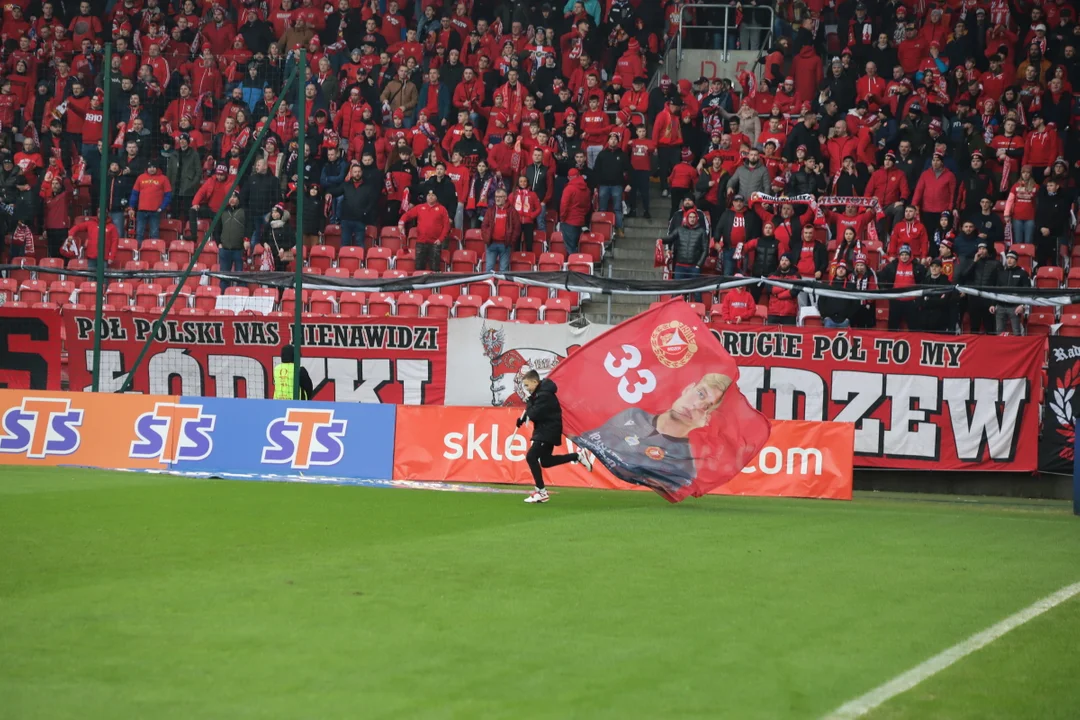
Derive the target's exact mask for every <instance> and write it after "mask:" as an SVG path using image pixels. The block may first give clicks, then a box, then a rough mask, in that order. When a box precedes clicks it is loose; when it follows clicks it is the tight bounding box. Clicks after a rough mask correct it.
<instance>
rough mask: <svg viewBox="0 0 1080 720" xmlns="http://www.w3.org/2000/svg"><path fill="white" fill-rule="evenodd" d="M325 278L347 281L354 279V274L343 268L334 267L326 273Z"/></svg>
mask: <svg viewBox="0 0 1080 720" xmlns="http://www.w3.org/2000/svg"><path fill="white" fill-rule="evenodd" d="M323 277H332V278H342V279H344V280H347V279H349V278H350V277H352V273H350V272H349V271H348V270H347V269H345V268H343V267H334V268H330V269H329V270H327V271H326V272H324V273H323Z"/></svg>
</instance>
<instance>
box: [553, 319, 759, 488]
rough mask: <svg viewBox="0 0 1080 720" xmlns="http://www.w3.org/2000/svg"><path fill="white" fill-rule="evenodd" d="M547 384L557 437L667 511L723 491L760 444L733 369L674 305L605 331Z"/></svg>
mask: <svg viewBox="0 0 1080 720" xmlns="http://www.w3.org/2000/svg"><path fill="white" fill-rule="evenodd" d="M550 377H551V379H552V380H554V381H555V383H556V384H557V385H558V386H559V399H560V401H561V403H562V410H563V425H564V427H565V431H566V434H567V435H569V436H570V437H571V438H572V439H573V441H574V442H575V443H576V444H577V445H579V446H580V447H582V448H585V449H586V450H589V451H591V452H592V453H593V454H594V455H595V456H596V459H597V460H599V461H600V462H601V463H602V464H603V465H604V466H605V467H606V468H607V469H608V470H609V471H611V473H612V474H613V475H614V476H615V477H617V478H619V479H620V480H623V481H625V482H628V483H632V484H635V485H643V486H645V487H649V488H652V489H653V490H655V491H656V492H657V493H659V494H660V495H662V496H663V497H664V498H665V499H667V500H668V501H670V502H679V501H680V500H683V499H685V498H686V497H688V496H690V495H693V496H694V497H700V496H701V495H704V494H705V493H707V492H708V491H709V490H711V489H713V488H715V487H718V486H720V485H723V484H724V483H726V482H728V481H729V480H731V479H732V478H733V477H735V475H736V474H737V473H739V472H740V471H741V470H742V469H743V467H745V466H746V464H747V463H748V462H750V461H751V460H752V459H753V458H754V457H756V455H757V453H758V452H759V451H760V450H761V448H762V447H763V446H764V445H765V442H766V441H767V440H768V439H769V432H770V426H769V421H768V419H767V418H765V416H764V415H762V414H761V413H759V412H757V411H756V410H754V409H753V408H752V407H751V406H750V404H749V403H748V402H747V401H746V398H744V397H743V395H742V393H740V392H739V388H738V385H737V384H736V381H737V380H738V378H739V369H738V367H736V365H735V361H734V360H733V359H732V358H731V356H730V355H728V354H727V352H726V351H725V350H724V349H723V347H721V345H720V341H719V340H717V339H716V338H715V337H714V336H713V334H712V333H711V332H709V329H708V327H707V326H706V325H705V322H704V321H703V320H702V319H701V318H699V317H698V316H697V314H696V313H695V312H694V311H693V310H692V309H691V308H690V306H689V305H687V304H686V303H685V302H683V301H682V300H671V301H669V302H667V303H664V304H663V305H659V306H657V307H655V308H653V309H651V310H649V311H648V312H646V313H643V314H641V315H638V316H637V317H635V318H633V319H631V320H629V321H627V322H625V323H623V324H621V325H618V326H616V327H614V328H612V329H611V330H609V331H608V332H606V333H604V334H603V335H601V336H600V337H598V338H596V339H595V340H593V341H591V342H589V343H587V344H585V345H584V346H583V347H582V348H581V349H580V350H578V351H576V352H573V353H571V354H570V356H569V357H567V358H566V360H564V361H563V362H561V363H560V364H559V365H558V366H557V367H556V368H555V369H554V370H553V371H552V373H551V375H550Z"/></svg>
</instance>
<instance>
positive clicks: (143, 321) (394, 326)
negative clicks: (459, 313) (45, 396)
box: [64, 311, 446, 405]
mask: <svg viewBox="0 0 1080 720" xmlns="http://www.w3.org/2000/svg"><path fill="white" fill-rule="evenodd" d="M64 318H65V319H64V322H65V327H66V329H67V350H68V358H69V367H68V375H69V378H70V387H71V389H72V390H86V389H88V388H89V387H90V382H91V372H92V366H93V348H94V337H93V330H94V316H93V313H88V312H78V311H74V312H66V313H65V314H64ZM153 324H154V317H152V316H148V315H138V314H134V313H117V314H108V315H106V316H105V332H104V333H103V337H102V341H101V367H102V374H101V378H100V388H101V390H102V391H103V392H116V391H118V390H120V388H121V386H122V385H123V383H124V379H125V377H126V375H127V373H128V371H129V370H130V368H131V367H132V366H133V365H134V364H135V359H136V358H137V357H138V355H139V352H140V351H141V350H142V347H143V343H144V342H145V340H146V338H147V337H149V336H150V334H151V333H152V332H153ZM292 328H293V326H292V322H291V321H290V320H286V319H283V318H266V317H262V316H236V317H232V316H222V317H216V316H214V317H187V316H178V317H170V318H168V319H167V320H166V321H165V322H164V323H163V324H162V327H161V329H160V331H159V332H158V334H157V336H156V337H155V339H154V342H152V343H151V345H150V349H149V351H148V352H147V354H146V357H145V358H144V359H143V362H142V364H141V365H140V366H139V369H138V370H137V371H136V374H135V379H134V383H133V388H132V389H133V390H134V391H135V392H141V393H150V394H152V395H189V396H190V395H201V396H204V397H248V398H271V397H273V394H274V388H273V369H274V364H275V361H276V360H277V359H278V358H279V357H280V355H281V348H282V347H283V346H284V345H286V344H291V343H292V341H293V339H292ZM303 332H304V338H303V344H304V347H303V353H302V355H303V358H302V363H303V366H304V367H305V368H307V371H308V373H309V374H310V375H311V381H312V383H313V384H314V386H315V397H314V398H313V399H315V400H331V401H336V402H370V403H394V404H399V405H423V404H436V405H437V404H441V403H442V402H443V400H444V398H445V394H446V320H444V319H435V318H430V319H429V318H366V319H359V318H349V319H348V320H340V319H330V318H325V319H324V318H320V319H318V320H305V321H304V326H303Z"/></svg>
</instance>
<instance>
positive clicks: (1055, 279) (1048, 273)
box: [1035, 265, 1065, 288]
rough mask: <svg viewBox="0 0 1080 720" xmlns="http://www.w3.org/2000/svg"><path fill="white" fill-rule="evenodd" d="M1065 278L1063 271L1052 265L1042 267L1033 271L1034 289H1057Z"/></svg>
mask: <svg viewBox="0 0 1080 720" xmlns="http://www.w3.org/2000/svg"><path fill="white" fill-rule="evenodd" d="M1064 277H1065V271H1064V270H1062V269H1061V268H1059V267H1055V266H1053V265H1043V266H1041V267H1040V268H1039V269H1038V270H1036V271H1035V287H1037V288H1059V287H1061V283H1062V280H1063V279H1064Z"/></svg>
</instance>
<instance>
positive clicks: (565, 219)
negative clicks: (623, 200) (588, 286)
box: [559, 168, 592, 255]
mask: <svg viewBox="0 0 1080 720" xmlns="http://www.w3.org/2000/svg"><path fill="white" fill-rule="evenodd" d="M567 177H568V178H569V179H568V180H567V183H566V188H565V189H564V190H563V194H562V201H561V202H560V203H559V232H561V233H562V236H563V243H564V244H565V245H566V252H567V253H569V254H571V255H572V254H574V253H576V252H577V251H578V240H579V239H580V238H581V231H582V229H584V227H585V225H586V224H587V223H588V220H589V212H590V211H591V210H592V191H591V190H590V189H589V186H588V185H587V184H586V182H585V178H584V177H582V175H581V172H580V171H579V170H578V169H577V168H570V172H569V173H568V174H567Z"/></svg>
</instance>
